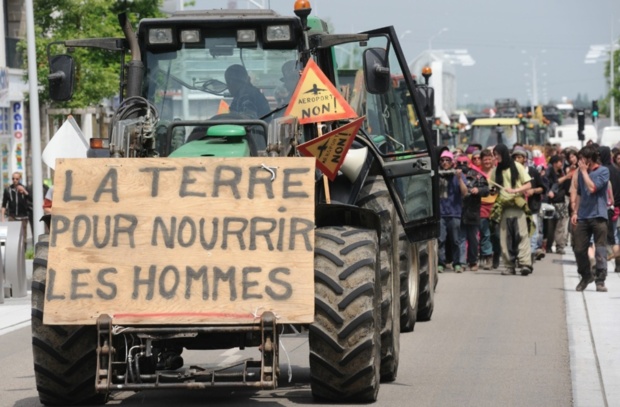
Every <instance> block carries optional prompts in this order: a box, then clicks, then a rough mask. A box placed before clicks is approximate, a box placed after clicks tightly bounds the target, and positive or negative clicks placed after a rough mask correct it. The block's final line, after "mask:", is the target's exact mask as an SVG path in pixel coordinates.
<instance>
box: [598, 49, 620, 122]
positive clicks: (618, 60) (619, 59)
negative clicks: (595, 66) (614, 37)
mask: <svg viewBox="0 0 620 407" xmlns="http://www.w3.org/2000/svg"><path fill="white" fill-rule="evenodd" d="M613 52H614V83H613V84H612V83H610V81H611V78H610V76H611V75H610V70H609V65H610V64H609V63H606V64H605V78H607V83H608V84H610V85H611V86H610V87H609V89H610V90H609V93H608V94H607V97H606V98H605V100H604V101H602V103H601V104H600V108H601V110H602V111H604V112H605V113H606V114H607V115H609V113H610V112H609V110H610V109H609V104H610V101H611V98H612V97H613V98H614V116H615V122H616V123H618V120H619V119H618V118H619V117H620V112H619V110H620V72H618V68H620V49H619V50H616V51H613Z"/></svg>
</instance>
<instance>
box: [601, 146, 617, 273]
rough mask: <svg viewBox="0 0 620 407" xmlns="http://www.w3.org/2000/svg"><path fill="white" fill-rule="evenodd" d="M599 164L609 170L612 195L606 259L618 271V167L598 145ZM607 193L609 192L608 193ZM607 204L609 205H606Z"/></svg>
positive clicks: (606, 151)
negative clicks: (612, 263)
mask: <svg viewBox="0 0 620 407" xmlns="http://www.w3.org/2000/svg"><path fill="white" fill-rule="evenodd" d="M599 152H600V154H601V164H602V165H603V166H605V167H606V168H607V169H608V170H609V183H610V185H611V196H612V197H613V209H612V210H609V211H608V212H607V215H608V219H607V222H608V223H607V253H608V255H607V260H612V259H614V261H615V263H616V264H615V270H614V271H615V272H616V273H618V272H620V236H619V235H618V228H617V227H616V225H617V222H618V217H619V216H618V215H620V169H618V167H616V166H615V165H613V164H612V163H611V150H610V149H609V147H607V146H600V147H599ZM608 195H609V194H608ZM608 206H609V205H608Z"/></svg>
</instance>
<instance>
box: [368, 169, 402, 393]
mask: <svg viewBox="0 0 620 407" xmlns="http://www.w3.org/2000/svg"><path fill="white" fill-rule="evenodd" d="M357 205H358V206H360V207H362V208H365V209H369V210H371V211H373V212H375V213H376V214H377V215H379V218H380V219H381V244H380V264H381V381H384V382H392V381H394V380H396V375H397V373H398V358H399V354H400V300H399V297H400V278H399V276H398V219H397V215H396V208H395V207H394V203H393V202H392V198H391V197H390V193H389V191H388V189H387V186H386V185H385V181H384V179H383V178H382V177H374V176H373V177H368V178H367V179H366V181H365V182H364V186H363V187H362V191H361V192H360V198H359V199H358V201H357Z"/></svg>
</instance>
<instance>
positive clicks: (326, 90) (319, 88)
mask: <svg viewBox="0 0 620 407" xmlns="http://www.w3.org/2000/svg"><path fill="white" fill-rule="evenodd" d="M284 115H285V116H289V115H291V116H295V117H297V119H298V121H299V123H300V124H307V123H317V122H326V121H332V120H340V119H351V118H353V117H357V113H355V110H353V108H352V107H351V106H349V104H348V103H347V101H346V100H345V99H344V97H342V95H341V94H340V93H339V92H338V89H336V87H335V86H334V85H333V84H332V83H331V82H330V80H329V79H328V78H327V76H325V74H324V73H323V71H321V68H319V66H318V65H317V64H316V62H314V60H313V59H310V60H309V61H308V63H307V64H306V67H305V68H304V71H303V73H302V74H301V78H300V79H299V83H298V84H297V87H296V88H295V91H294V92H293V96H292V97H291V101H290V103H289V105H288V107H287V109H286V112H285V114H284Z"/></svg>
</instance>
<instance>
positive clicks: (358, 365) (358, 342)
mask: <svg viewBox="0 0 620 407" xmlns="http://www.w3.org/2000/svg"><path fill="white" fill-rule="evenodd" d="M378 246H379V242H378V238H377V233H376V232H375V231H372V230H367V229H360V228H356V227H350V226H344V227H322V228H317V229H316V232H315V254H314V270H315V271H314V287H315V318H314V323H313V324H311V325H310V329H309V333H308V341H309V346H310V376H311V387H312V394H313V396H314V397H316V398H318V399H322V400H329V401H335V402H373V401H375V400H376V399H377V394H378V393H379V383H380V362H381V338H380V318H381V316H380V312H379V305H380V296H381V292H380V287H379V284H378V280H379V269H378V259H377V250H378Z"/></svg>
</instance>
